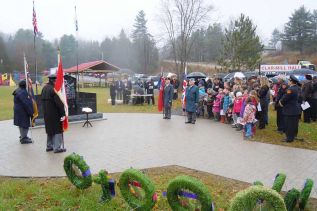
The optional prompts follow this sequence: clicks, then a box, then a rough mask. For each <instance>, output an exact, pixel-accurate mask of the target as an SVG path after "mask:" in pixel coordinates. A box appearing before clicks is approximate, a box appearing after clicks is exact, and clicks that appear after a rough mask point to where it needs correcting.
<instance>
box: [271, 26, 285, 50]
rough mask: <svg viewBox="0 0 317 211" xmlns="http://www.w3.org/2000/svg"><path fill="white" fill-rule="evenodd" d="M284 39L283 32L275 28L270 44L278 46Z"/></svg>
mask: <svg viewBox="0 0 317 211" xmlns="http://www.w3.org/2000/svg"><path fill="white" fill-rule="evenodd" d="M281 41H282V33H281V32H280V31H279V30H278V29H274V30H273V32H272V36H271V39H270V43H269V45H270V46H271V47H274V48H277V45H278V43H279V42H281Z"/></svg>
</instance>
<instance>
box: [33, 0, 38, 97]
mask: <svg viewBox="0 0 317 211" xmlns="http://www.w3.org/2000/svg"><path fill="white" fill-rule="evenodd" d="M33 27H34V39H33V49H34V56H35V58H34V60H35V61H34V62H35V93H36V95H37V94H38V91H37V54H36V44H35V40H36V34H37V33H38V29H37V20H36V13H35V8H34V0H33Z"/></svg>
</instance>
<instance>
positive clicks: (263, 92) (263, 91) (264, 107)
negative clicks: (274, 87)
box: [258, 77, 270, 129]
mask: <svg viewBox="0 0 317 211" xmlns="http://www.w3.org/2000/svg"><path fill="white" fill-rule="evenodd" d="M268 84H269V83H268V79H267V78H266V77H261V78H260V85H261V87H260V89H259V91H258V97H259V100H260V105H261V111H259V116H260V119H259V129H264V128H265V123H266V121H265V116H266V114H267V112H268V103H267V94H268V92H269V91H270V89H269V86H268Z"/></svg>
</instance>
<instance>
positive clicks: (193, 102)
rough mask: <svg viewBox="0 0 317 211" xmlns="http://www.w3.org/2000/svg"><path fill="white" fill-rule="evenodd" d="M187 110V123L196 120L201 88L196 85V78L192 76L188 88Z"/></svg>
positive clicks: (193, 122)
mask: <svg viewBox="0 0 317 211" xmlns="http://www.w3.org/2000/svg"><path fill="white" fill-rule="evenodd" d="M185 96H186V97H185V98H186V112H187V122H185V123H186V124H189V123H192V124H195V122H196V109H197V107H198V101H199V89H198V87H197V86H196V85H195V79H193V78H191V79H190V80H189V87H188V88H187V89H186V95H185Z"/></svg>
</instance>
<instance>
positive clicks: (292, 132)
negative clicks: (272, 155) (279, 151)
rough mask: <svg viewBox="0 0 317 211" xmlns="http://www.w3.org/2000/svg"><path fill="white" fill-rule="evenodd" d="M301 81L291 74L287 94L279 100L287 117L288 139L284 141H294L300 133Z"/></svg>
mask: <svg viewBox="0 0 317 211" xmlns="http://www.w3.org/2000/svg"><path fill="white" fill-rule="evenodd" d="M298 83H299V81H298V79H297V78H296V77H295V76H294V75H291V76H290V79H289V88H288V89H287V91H286V94H285V95H284V96H283V97H282V99H281V100H280V101H279V104H280V106H281V107H283V115H284V119H285V134H286V139H285V140H283V141H284V142H293V141H294V139H295V137H296V136H297V133H298V122H299V118H298V116H299V114H300V113H301V110H300V104H299V101H298V98H299V87H298V86H297V84H298Z"/></svg>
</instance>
